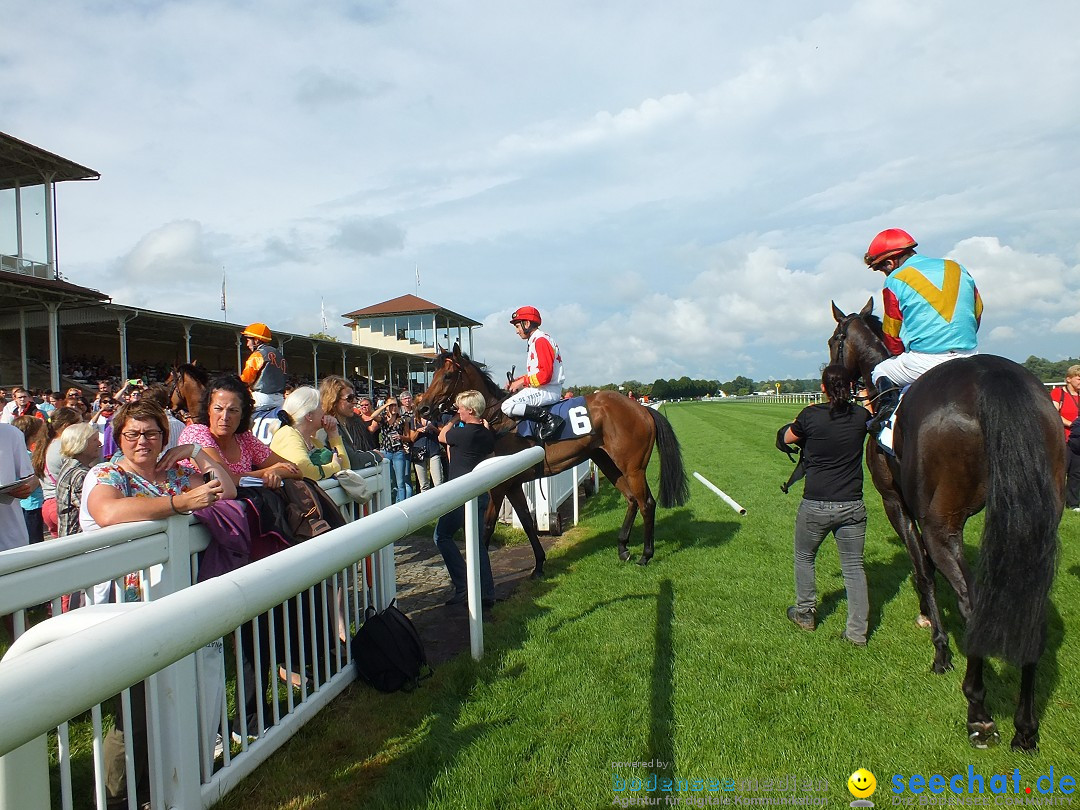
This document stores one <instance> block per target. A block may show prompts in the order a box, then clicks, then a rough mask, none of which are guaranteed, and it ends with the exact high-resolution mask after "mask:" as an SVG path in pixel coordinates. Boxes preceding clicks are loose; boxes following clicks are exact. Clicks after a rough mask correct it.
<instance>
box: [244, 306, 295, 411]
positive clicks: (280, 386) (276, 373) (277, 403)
mask: <svg viewBox="0 0 1080 810" xmlns="http://www.w3.org/2000/svg"><path fill="white" fill-rule="evenodd" d="M241 334H242V335H243V337H244V338H245V340H246V342H247V347H248V349H249V350H250V351H251V354H250V355H248V359H247V362H246V363H244V370H243V371H241V372H240V379H241V380H243V381H244V383H245V384H246V385H247V387H248V388H250V389H251V396H252V398H253V399H254V400H255V408H256V409H257V410H258V409H265V408H280V407H281V406H282V405H283V404H284V403H285V359H284V358H283V357H282V356H281V354H280V353H279V352H278V350H277V348H275V347H274V346H273V345H271V343H270V341H271V340H272V339H273V336H272V335H271V334H270V329H269V328H268V327H267V325H266V324H265V323H253V324H249V325H248V326H247V328H246V329H244V331H243V332H242V333H241Z"/></svg>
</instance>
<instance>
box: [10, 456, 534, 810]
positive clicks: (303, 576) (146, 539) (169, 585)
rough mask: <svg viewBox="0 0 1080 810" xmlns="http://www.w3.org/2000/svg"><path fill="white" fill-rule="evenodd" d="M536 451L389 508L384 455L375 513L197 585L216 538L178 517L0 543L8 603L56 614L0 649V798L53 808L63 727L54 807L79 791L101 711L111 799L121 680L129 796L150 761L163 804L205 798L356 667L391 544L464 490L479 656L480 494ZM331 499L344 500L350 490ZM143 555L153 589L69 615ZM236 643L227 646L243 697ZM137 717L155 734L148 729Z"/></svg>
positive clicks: (229, 783) (131, 803) (100, 772)
mask: <svg viewBox="0 0 1080 810" xmlns="http://www.w3.org/2000/svg"><path fill="white" fill-rule="evenodd" d="M542 457H543V449H542V448H531V449H529V450H526V451H524V452H522V453H518V454H517V455H515V456H509V457H503V458H498V459H490V460H488V461H486V462H484V463H483V464H482V465H480V466H479V467H478V468H477V469H476V471H474V472H473V473H471V474H469V475H468V476H465V477H462V478H460V479H457V480H455V481H451V482H448V483H446V484H443V485H441V486H439V487H435V488H433V489H431V490H429V491H428V492H425V493H422V494H420V495H417V496H415V497H413V498H410V499H408V500H406V501H402V502H400V503H398V504H395V505H393V506H391V505H390V503H389V501H390V494H389V474H388V471H387V470H386V467H385V464H384V466H383V468H382V472H381V473H380V472H375V473H374V474H376V475H382V480H383V486H382V491H381V493H380V495H379V496H377V499H376V500H377V503H376V506H377V507H379V508H377V511H375V512H374V513H373V514H371V515H369V516H367V517H365V518H363V519H362V520H357V521H355V522H352V523H349V524H348V525H346V526H345V527H343V528H340V529H336V530H334V531H332V532H329V533H327V534H325V535H322V536H320V537H318V538H316V539H314V540H312V541H309V542H308V543H305V544H301V545H297V546H294V547H291V548H288V549H285V550H284V551H281V552H279V553H277V554H273V555H271V556H269V557H266V558H264V559H261V560H258V561H256V562H252V563H249V564H248V565H246V566H244V567H242V568H239V569H237V570H236V571H232V572H230V573H227V574H223V575H222V576H219V577H215V578H213V579H209V580H206V581H204V582H201V583H198V584H194V585H193V584H191V583H192V582H193V581H194V579H195V564H194V555H195V554H196V553H197V551H198V549H199V548H205V546H206V538H205V537H204V536H202V535H203V533H204V530H203V529H202V528H201V527H200V526H196V525H192V524H190V523H189V521H188V519H187V518H182V517H173V518H170V519H169V520H168V521H154V522H143V523H137V524H127V525H123V526H116V527H111V528H108V529H103V530H100V531H97V532H93V533H88V534H86V535H82V536H79V537H75V538H70V539H64V540H63V541H59V542H53V543H45V544H40V545H38V546H36V547H33V548H29V549H20V550H18V551H14V552H4V553H2V554H0V614H3V613H7V612H12V611H16V613H17V615H18V618H19V622H20V624H24V622H23V614H24V612H25V610H26V609H27V608H29V607H30V606H31V605H35V604H37V603H39V602H42V601H45V600H52V603H53V604H54V605H55V606H56V607H55V614H54V615H55V618H52V619H49V620H47V621H44V622H42V623H40V624H38V625H36V626H34V627H32V628H31V629H30V630H29V631H27V632H26V633H25V635H24V636H23V637H22V638H20V639H19V640H17V641H16V643H15V645H13V647H12V648H11V649H10V650H9V652H8V654H7V655H6V656H5V657H4V659H3V660H0V753H2V754H3V756H2V757H0V808H3V810H15V809H16V808H17V810H32V809H33V808H48V807H49V806H50V798H49V793H50V791H49V757H48V750H47V746H48V743H47V739H48V737H47V735H48V734H49V733H50V732H51V731H53V730H54V729H55V730H56V736H55V740H56V746H57V750H58V758H59V762H60V766H59V780H60V784H61V790H60V793H61V795H60V805H61V806H62V807H64V808H69V807H72V806H73V792H74V788H73V785H72V783H73V774H72V770H71V763H70V745H71V744H70V742H69V740H68V726H69V721H70V720H71V718H75V717H78V716H80V715H81V714H82V713H84V712H86V711H87V710H89V711H90V713H91V725H92V728H93V760H94V768H93V772H94V773H93V780H92V781H93V788H92V790H93V793H94V803H95V805H96V806H97V807H98V808H101V809H102V810H104V807H105V784H104V782H105V778H106V776H107V774H106V765H107V763H106V762H105V747H106V735H105V734H103V723H102V717H103V712H102V709H101V703H102V701H107V700H109V699H110V697H111V696H113V695H117V694H119V702H120V704H121V706H122V709H123V717H124V718H125V722H124V724H123V725H124V726H125V727H126V728H129V729H132V733H126V734H124V735H123V740H122V745H123V751H124V755H123V757H122V760H123V763H122V765H121V767H122V769H123V770H124V771H125V776H126V779H125V781H126V784H127V788H128V789H127V797H128V807H130V808H135V807H137V806H138V805H137V804H136V799H137V791H136V790H135V789H133V786H134V785H136V784H137V783H138V782H139V780H140V779H141V778H144V777H143V774H144V773H145V778H146V780H147V781H148V784H149V797H150V800H151V804H152V806H153V807H154V808H166V807H170V808H171V807H179V808H205V807H208V806H210V805H211V804H213V803H214V802H215V801H217V800H218V799H220V798H221V796H223V795H224V794H225V793H226V792H227V791H228V790H229V789H230V788H232V787H233V786H235V785H236V784H237V783H238V782H239V780H240V779H242V778H243V777H245V776H247V775H248V774H249V773H251V772H252V771H253V770H254V769H255V767H257V766H258V765H259V764H260V763H261V762H263V761H265V759H266V758H267V757H268V756H269V755H270V754H271V753H272V752H273V751H274V750H275V749H276V748H278V747H279V746H280V745H281V744H283V743H284V742H285V740H287V739H288V738H289V737H290V736H291V735H292V734H294V733H295V732H296V731H297V730H298V729H299V728H300V726H301V725H303V724H304V723H305V722H307V720H308V719H310V718H311V717H312V716H313V715H314V714H315V713H316V712H317V711H319V710H320V709H321V708H322V707H323V706H325V705H326V704H327V703H328V702H329V701H330V700H331V699H333V698H334V697H335V696H336V695H338V694H339V693H340V692H341V691H342V690H343V689H344V688H345V687H346V686H347V685H348V684H349V683H350V682H351V681H352V680H353V679H354V677H355V675H354V669H353V667H352V666H351V653H350V651H349V649H348V646H347V644H345V643H343V642H344V640H346V639H347V638H348V630H349V629H350V628H351V627H352V628H354V627H356V626H358V625H359V624H360V623H362V621H363V616H364V611H365V609H366V607H367V606H368V605H374V606H376V607H383V606H385V605H386V604H388V603H389V601H390V599H392V598H393V594H394V584H393V582H394V578H393V542H394V541H395V540H397V539H399V538H401V537H404V536H406V535H407V534H409V533H411V532H413V531H416V530H417V529H419V528H421V527H423V526H425V525H427V524H429V523H431V522H433V521H434V520H436V519H437V518H438V517H439V516H440V515H442V514H444V513H445V512H447V511H449V510H450V509H452V508H454V507H456V506H458V505H460V504H462V503H466V502H467V512H466V513H467V518H468V519H467V522H466V540H467V554H466V560H467V564H468V566H469V578H470V580H469V582H470V586H469V609H470V617H471V618H470V625H471V631H472V635H473V644H472V647H473V654H474V655H475V656H477V657H479V655H480V654H481V653H482V649H483V638H482V624H481V621H480V595H479V585H478V579H477V578H478V566H477V565H476V564H475V561H476V555H477V553H478V542H479V533H478V529H477V515H476V502H475V497H476V496H477V495H478V494H480V493H481V492H484V491H486V490H487V489H489V488H490V487H491V486H493V485H494V484H495V483H497V482H499V481H502V480H505V479H506V478H509V477H511V476H513V475H516V474H517V473H519V472H521V471H522V470H524V469H527V468H528V467H530V466H533V465H535V464H536V463H537V462H538V461H539V460H540V459H541V458H542ZM368 474H369V475H370V474H372V473H368ZM336 500H337V501H338V502H339V503H344V500H345V499H344V496H343V494H338V495H337V497H336ZM368 560H370V561H371V562H370V564H369V563H368V562H366V561H368ZM133 568H135V569H138V570H141V571H142V572H143V576H144V578H145V579H147V580H148V581H150V582H151V583H152V584H151V587H150V588H149V594H148V601H146V602H143V603H136V604H131V605H111V606H92V607H88V608H82V609H80V610H76V611H72V612H70V613H66V614H63V615H62V616H61V615H60V611H59V604H58V603H59V597H60V595H61V594H64V593H68V592H71V591H73V590H77V589H79V588H85V587H88V586H92V585H93V584H95V583H97V582H101V581H105V580H108V579H111V578H117V577H122V576H123V575H124V574H125V573H127V572H128V571H131V570H132V569H133ZM223 641H224V644H223V643H222V642H223ZM225 646H228V647H229V648H230V652H232V658H233V677H232V678H230V679H229V680H231V681H233V682H234V683H235V697H234V700H233V701H231V705H232V709H230V708H229V706H230V701H229V700H228V699H227V697H226V680H227V679H226V673H225V659H226V656H225V655H224V652H225V650H224V647H225ZM267 673H269V680H270V683H269V684H267V683H266V682H265V680H266V675H267ZM59 678H62V681H59V682H58V679H59ZM294 680H295V684H294V683H293V681H294ZM58 683H62V687H60V686H58ZM143 684H145V687H143ZM133 687H135V688H133ZM143 688H145V701H144V700H143V698H142V694H141V692H142V690H143ZM129 690H130V691H129ZM268 690H269V693H270V699H269V700H266V699H265V698H266V695H267V693H268ZM249 696H250V698H253V699H249ZM143 705H145V706H146V720H145V723H143V721H142V719H141V717H140V715H141V711H140V709H141V707H142V706H143ZM133 710H134V713H133ZM143 729H145V742H143V741H141V740H139V739H138V738H139V733H138V732H139V731H140V730H143ZM218 735H220V736H221V738H222V740H221V742H220V744H217V737H218ZM231 740H235V742H231ZM144 757H145V762H144V759H143V758H144Z"/></svg>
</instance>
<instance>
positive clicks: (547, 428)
mask: <svg viewBox="0 0 1080 810" xmlns="http://www.w3.org/2000/svg"><path fill="white" fill-rule="evenodd" d="M523 415H524V417H525V418H526V419H531V420H532V421H533V422H535V423H536V435H537V438H539V439H540V441H542V442H546V441H547V440H548V439H550V438H551V437H552V436H557V435H558V433H559V431H560V430H562V426H563V424H564V423H565V421H566V420H564V419H563V418H562V417H561V416H556V415H555V414H553V413H552V412H551V411H550V410H546V409H544V408H540V407H537V406H536V405H526V406H525V413H524V414H523Z"/></svg>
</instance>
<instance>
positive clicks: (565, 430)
mask: <svg viewBox="0 0 1080 810" xmlns="http://www.w3.org/2000/svg"><path fill="white" fill-rule="evenodd" d="M548 410H550V411H551V412H552V413H553V414H555V415H556V416H561V417H562V418H563V426H562V430H560V431H559V434H558V435H557V436H552V437H551V438H550V439H548V440H547V442H545V444H554V443H555V442H561V441H565V440H567V439H577V438H580V437H582V436H587V435H589V434H590V433H592V420H591V419H589V409H588V408H587V407H586V405H585V397H572V398H570V399H560V400H559V401H558V402H556V403H555V404H554V405H552V406H551V407H550V408H549V409H548ZM517 432H518V435H519V436H522V437H524V438H526V439H534V440H536V438H537V437H536V425H535V424H534V423H533V422H532V421H531V420H529V419H522V420H521V421H520V422H518V426H517Z"/></svg>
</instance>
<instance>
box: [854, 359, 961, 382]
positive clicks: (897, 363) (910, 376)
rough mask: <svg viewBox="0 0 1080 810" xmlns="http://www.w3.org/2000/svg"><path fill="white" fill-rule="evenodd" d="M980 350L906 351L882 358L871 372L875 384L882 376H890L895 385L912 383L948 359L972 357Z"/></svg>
mask: <svg viewBox="0 0 1080 810" xmlns="http://www.w3.org/2000/svg"><path fill="white" fill-rule="evenodd" d="M976 354H978V352H975V351H970V352H955V351H954V352H945V353H944V354H924V353H923V352H904V353H903V354H898V355H896V356H895V357H889V358H888V359H886V360H882V361H881V362H880V363H878V364H877V365H876V366H874V370H873V371H872V372H871V376H872V377H873V378H874V385H877V381H878V380H880V379H881V378H882V377H888V378H889V379H890V380H891V381H892V383H893V384H894V385H899V386H904V385H910V384H911V383H913V382H915V380H917V379H919V377H921V376H922V375H923V374H925V373H926V372H928V371H929V370H930V369H932V368H933V367H934V366H940V365H941V364H942V363H944V362H946V361H948V360H955V359H956V358H958V357H972V356H974V355H976Z"/></svg>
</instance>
